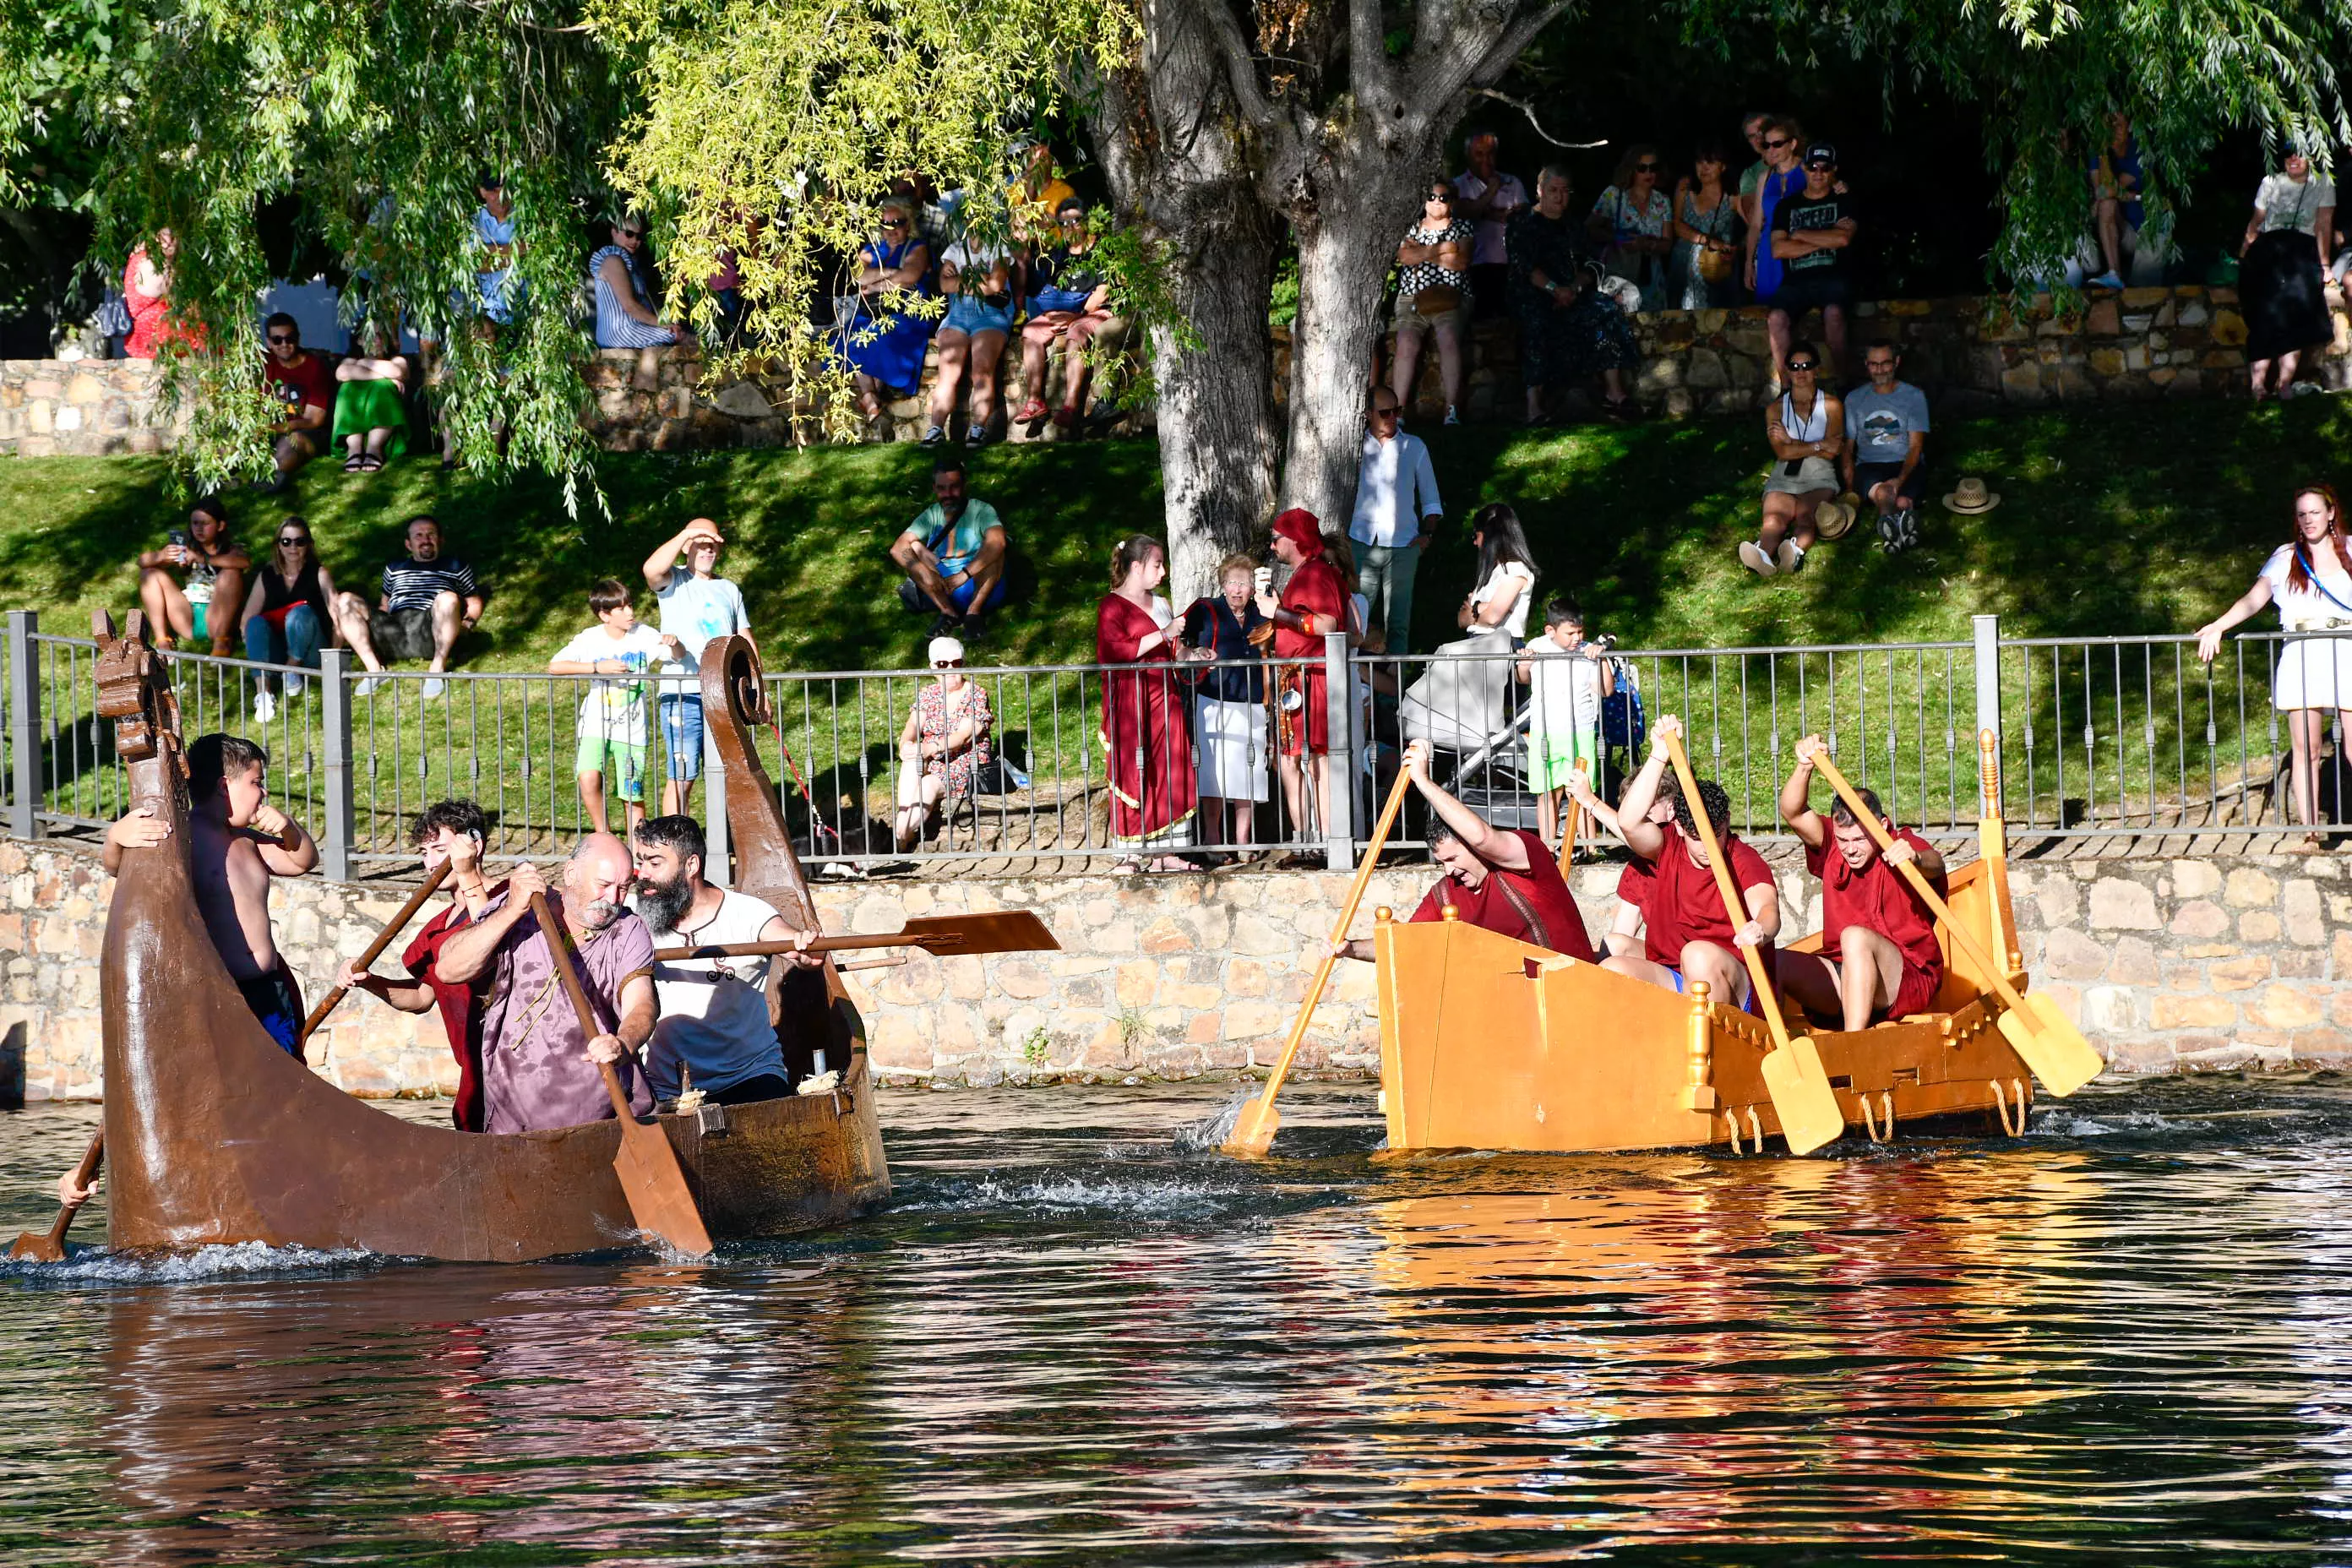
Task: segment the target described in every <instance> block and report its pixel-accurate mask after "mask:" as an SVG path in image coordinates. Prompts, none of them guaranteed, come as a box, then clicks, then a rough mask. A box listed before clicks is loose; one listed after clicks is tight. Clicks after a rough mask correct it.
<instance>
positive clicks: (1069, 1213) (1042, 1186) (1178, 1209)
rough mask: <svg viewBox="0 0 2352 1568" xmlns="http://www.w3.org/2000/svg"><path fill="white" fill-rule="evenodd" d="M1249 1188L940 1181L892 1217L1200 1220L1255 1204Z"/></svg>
mask: <svg viewBox="0 0 2352 1568" xmlns="http://www.w3.org/2000/svg"><path fill="white" fill-rule="evenodd" d="M1261 1195H1262V1194H1260V1193H1259V1191H1258V1190H1257V1189H1255V1188H1253V1187H1244V1186H1209V1185H1205V1184H1202V1183H1201V1182H1200V1181H1198V1180H1193V1179H1188V1178H1185V1177H1181V1176H1180V1177H1174V1178H1171V1179H1142V1180H1138V1179H1133V1178H1128V1177H1122V1176H1118V1175H1114V1174H1111V1173H1108V1172H1084V1171H1064V1172H1055V1173H1040V1174H1038V1175H1034V1176H1031V1177H1027V1178H1025V1179H1020V1178H1013V1179H1008V1178H1001V1177H996V1176H983V1177H981V1178H980V1179H978V1180H976V1181H970V1182H942V1183H939V1184H936V1186H935V1187H934V1189H933V1191H932V1192H931V1193H930V1194H927V1195H924V1196H920V1197H917V1198H915V1199H914V1200H913V1201H912V1202H908V1203H901V1204H894V1205H891V1207H892V1211H893V1212H894V1213H896V1214H901V1215H908V1214H973V1213H984V1212H986V1211H989V1210H1004V1209H1010V1210H1017V1211H1021V1212H1023V1213H1025V1214H1028V1215H1053V1216H1055V1217H1057V1218H1071V1217H1076V1218H1095V1217H1099V1218H1144V1219H1204V1218H1210V1217H1213V1216H1215V1215H1220V1214H1223V1213H1224V1212H1225V1211H1226V1210H1227V1209H1229V1208H1231V1207H1232V1206H1233V1205H1235V1204H1241V1203H1250V1202H1254V1201H1255V1200H1256V1199H1257V1198H1258V1197H1260V1196H1261Z"/></svg>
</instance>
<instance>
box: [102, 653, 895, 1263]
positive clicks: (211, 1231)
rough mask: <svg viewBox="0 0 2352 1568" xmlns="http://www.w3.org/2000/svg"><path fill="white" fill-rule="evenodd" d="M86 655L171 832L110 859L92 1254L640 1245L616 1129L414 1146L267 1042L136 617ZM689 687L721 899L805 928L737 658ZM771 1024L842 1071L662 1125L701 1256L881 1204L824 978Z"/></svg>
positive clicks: (874, 1148)
mask: <svg viewBox="0 0 2352 1568" xmlns="http://www.w3.org/2000/svg"><path fill="white" fill-rule="evenodd" d="M99 679H100V696H99V713H100V716H101V717H103V718H107V719H111V720H113V721H115V724H116V732H117V737H118V746H119V750H120V752H121V756H122V758H123V761H124V763H126V765H127V769H128V773H129V776H130V789H131V805H133V806H140V805H144V806H147V807H150V808H152V810H153V811H154V812H155V813H156V815H158V816H161V817H163V819H164V820H166V821H168V822H169V823H170V824H171V825H172V832H171V834H170V836H169V837H166V838H165V839H164V840H163V842H162V843H161V844H158V845H155V846H154V847H150V848H135V849H131V850H128V851H126V852H125V854H124V856H123V860H122V867H121V873H120V875H119V877H118V879H117V880H116V883H115V889H114V898H113V903H112V907H111V908H110V910H109V912H108V916H107V926H106V941H105V946H104V949H103V953H102V956H101V958H100V992H101V994H102V1002H103V1008H104V1029H105V1096H106V1099H105V1134H106V1163H107V1167H108V1172H109V1174H110V1192H111V1196H110V1203H109V1220H108V1239H109V1241H110V1244H111V1245H113V1246H114V1247H125V1248H170V1249H183V1248H189V1247H200V1246H206V1245H215V1244H236V1243H242V1242H260V1243H264V1244H267V1245H269V1246H273V1247H314V1248H318V1249H320V1250H330V1251H331V1250H344V1249H363V1250H366V1251H369V1252H375V1253H382V1254H386V1255H390V1256H399V1257H423V1258H444V1259H450V1260H457V1261H485V1262H520V1261H523V1260H527V1259H531V1258H551V1257H558V1256H562V1255H565V1254H572V1253H582V1252H593V1251H600V1250H604V1249H608V1248H614V1247H636V1246H639V1245H642V1242H641V1238H640V1237H639V1235H638V1233H637V1231H636V1230H635V1226H633V1224H632V1223H631V1220H630V1217H629V1205H628V1202H627V1199H626V1197H625V1195H624V1194H623V1192H622V1189H621V1184H620V1180H619V1178H618V1176H617V1175H616V1174H615V1173H614V1168H613V1158H614V1152H615V1151H616V1149H617V1148H618V1146H619V1142H620V1126H619V1124H618V1123H617V1122H614V1121H596V1122H589V1123H586V1124H584V1125H583V1126H578V1127H567V1128H561V1129H556V1130H553V1131H543V1132H530V1133H520V1134H490V1133H469V1132H458V1131H452V1130H447V1129H443V1128H436V1127H428V1126H424V1125H420V1124H418V1123H415V1122H411V1121H403V1120H400V1119H398V1118H396V1117H393V1116H390V1115H387V1114H385V1113H384V1112H383V1111H380V1110H376V1109H374V1108H373V1107H372V1106H370V1105H368V1104H367V1103H366V1102H364V1101H362V1100H356V1099H353V1098H352V1096H350V1095H348V1094H345V1093H344V1092H342V1091H341V1089H337V1088H335V1087H334V1086H333V1085H332V1084H331V1083H329V1082H328V1081H327V1080H325V1079H321V1078H320V1077H318V1076H317V1075H316V1074H314V1073H313V1072H311V1071H310V1068H307V1067H306V1066H304V1064H303V1063H302V1062H301V1061H300V1060H299V1059H297V1058H294V1057H291V1056H289V1055H288V1054H287V1053H286V1052H285V1051H284V1050H282V1049H280V1048H279V1047H278V1045H277V1044H276V1042H274V1041H273V1040H272V1039H271V1038H270V1037H269V1036H268V1034H267V1033H266V1032H265V1031H264V1030H263V1029H262V1027H261V1026H260V1025H259V1024H258V1023H257V1021H256V1020H255V1019H254V1017H253V1016H252V1014H251V1013H250V1012H249V1011H248V1010H247V1007H246V1005H245V1001H244V998H243V997H242V996H241V995H240V994H239V993H238V991H237V988H236V984H235V982H234V981H233V980H232V979H231V978H230V976H229V973H228V971H227V969H226V966H225V965H224V964H223V963H222V962H221V959H220V957H219V955H218V953H217V952H215V949H214V947H213V943H212V941H211V939H210V938H209V937H208V936H207V934H206V932H205V925H204V921H203V917H202V916H201V915H200V913H199V912H198V910H197V908H196V903H195V900H194V888H193V879H192V874H191V869H190V864H189V858H188V853H189V835H188V800H187V788H186V766H185V763H184V757H183V747H182V741H181V736H180V733H179V719H178V709H177V705H176V703H175V702H174V701H173V697H172V693H171V689H170V683H169V680H168V678H167V677H166V675H165V673H164V670H163V661H162V660H161V659H159V658H157V657H156V656H155V653H154V650H153V649H152V648H151V647H148V645H147V642H146V638H145V635H144V628H143V627H142V626H141V625H140V623H139V621H138V619H137V618H136V617H134V618H133V619H132V621H131V626H130V629H129V632H128V634H127V635H126V636H123V637H115V636H113V635H112V627H111V626H110V625H106V624H102V625H101V626H100V658H99ZM702 679H703V689H704V697H705V707H706V709H707V710H708V712H709V723H710V725H711V727H712V729H713V731H714V732H715V733H716V734H717V735H718V737H719V750H720V752H721V754H722V757H723V759H724V761H725V763H726V766H727V770H728V784H729V789H728V825H729V827H730V832H731V833H732V835H733V837H734V839H735V842H736V843H737V845H738V846H740V864H741V866H742V867H743V875H742V877H741V879H740V882H741V886H742V887H743V888H744V889H745V890H746V891H750V892H752V893H755V894H758V895H759V896H761V897H762V898H765V899H767V900H769V901H770V902H772V903H774V904H775V905H777V907H778V908H779V909H780V910H782V911H783V912H784V913H785V915H786V917H787V918H788V919H791V920H793V921H807V922H808V923H814V905H813V901H812V900H810V898H809V893H808V883H807V879H806V878H805V877H804V875H803V872H802V869H801V866H800V861H799V858H798V857H797V856H796V855H795V854H794V853H793V847H792V842H791V839H790V838H789V837H787V836H786V835H785V833H784V830H783V821H782V812H781V809H780V807H779V805H778V803H777V795H776V791H775V789H774V787H773V785H772V784H771V783H770V781H769V779H768V776H767V773H766V772H765V770H764V769H763V768H761V765H760V763H759V759H758V756H757V754H756V753H755V752H753V750H752V748H751V739H750V737H751V725H752V723H753V722H754V721H755V720H756V718H757V716H758V715H759V714H760V712H761V710H762V704H761V701H760V671H759V664H758V660H757V658H755V657H754V656H753V654H752V652H751V647H750V645H749V644H748V643H746V642H744V641H743V640H742V639H741V638H740V637H723V638H718V639H714V640H713V641H712V643H711V644H710V646H709V649H708V650H706V655H705V658H704V661H703V678H702ZM770 1008H771V1014H772V1016H774V1017H775V1018H776V1020H777V1023H778V1027H779V1033H780V1036H781V1037H782V1040H783V1042H784V1044H785V1047H786V1057H787V1064H788V1065H789V1066H793V1067H794V1068H795V1069H796V1071H798V1072H805V1071H806V1070H807V1068H808V1066H809V1064H810V1062H811V1060H812V1058H813V1057H814V1052H815V1051H816V1050H818V1049H823V1050H824V1051H825V1053H826V1056H827V1058H828V1063H829V1065H830V1066H832V1067H834V1068H839V1069H840V1070H841V1079H840V1085H839V1087H838V1089H835V1090H834V1091H833V1092H831V1093H826V1094H814V1095H796V1096H793V1097H791V1098H787V1099H783V1100H765V1101H761V1102H759V1103H756V1104H751V1105H737V1106H728V1107H724V1108H719V1107H713V1108H710V1110H707V1111H704V1112H700V1113H689V1114H685V1115H674V1116H665V1117H662V1118H660V1119H659V1121H660V1122H661V1125H662V1127H663V1130H664V1131H665V1132H666V1133H667V1135H668V1137H669V1140H670V1142H671V1145H672V1146H673V1147H674V1148H675V1149H676V1150H677V1153H678V1156H679V1160H680V1163H682V1164H683V1165H684V1167H685V1170H686V1173H687V1179H688V1184H689V1186H690V1187H691V1188H692V1190H693V1191H694V1194H695V1197H696V1200H697V1202H698V1205H699V1206H700V1208H701V1210H702V1213H703V1217H704V1220H705V1222H706V1224H707V1225H708V1226H709V1231H710V1234H711V1235H712V1237H714V1238H716V1239H719V1240H721V1241H724V1240H727V1239H729V1238H734V1237H756V1236H773V1235H782V1234H788V1233H790V1232H793V1231H799V1230H806V1229H811V1228H814V1227H817V1226H825V1225H829V1224H834V1223H837V1222H839V1221H841V1220H844V1219H846V1218H849V1217H851V1216H853V1215H856V1214H859V1213H861V1212H864V1211H865V1210H867V1209H870V1208H872V1207H874V1206H875V1205H878V1204H880V1203H881V1202H882V1201H883V1200H884V1199H885V1198H887V1196H888V1195H889V1191H890V1178H889V1172H888V1168H887V1164H886V1163H885V1162H884V1158H883V1152H882V1137H881V1129H880V1125H879V1123H878V1121H877V1119H876V1115H875V1108H874V1096H873V1088H872V1084H871V1080H870V1079H869V1077H868V1074H867V1070H866V1050H865V1042H864V1040H863V1038H862V1027H861V1026H860V1024H859V1022H858V1019H857V1017H856V1011H855V1009H854V1008H853V1007H852V1006H851V1005H850V1004H849V999H848V996H847V994H846V993H845V991H844V989H843V987H842V984H841V981H840V979H839V977H838V975H837V974H836V973H835V972H834V968H833V965H832V963H831V962H830V961H828V962H827V963H826V964H825V965H824V968H823V969H822V970H793V969H789V968H785V967H783V966H779V967H778V970H777V972H776V974H775V978H774V980H773V982H772V987H771V1002H770Z"/></svg>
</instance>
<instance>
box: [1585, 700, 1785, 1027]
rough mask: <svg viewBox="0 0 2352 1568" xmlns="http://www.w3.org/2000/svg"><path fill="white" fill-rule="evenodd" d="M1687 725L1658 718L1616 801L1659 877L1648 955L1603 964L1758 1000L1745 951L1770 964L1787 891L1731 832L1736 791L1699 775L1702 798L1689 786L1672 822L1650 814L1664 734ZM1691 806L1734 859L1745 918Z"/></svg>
mask: <svg viewBox="0 0 2352 1568" xmlns="http://www.w3.org/2000/svg"><path fill="white" fill-rule="evenodd" d="M1682 729H1683V726H1682V721H1681V720H1679V719H1677V718H1675V716H1674V715H1673V714H1671V713H1669V714H1667V715H1665V716H1664V717H1663V718H1661V719H1660V720H1659V721H1657V723H1655V724H1654V725H1653V726H1651V729H1650V760H1649V762H1648V763H1644V764H1643V768H1642V771H1641V772H1640V773H1635V774H1634V775H1633V787H1632V788H1631V789H1629V790H1627V791H1626V792H1625V799H1624V803H1623V804H1622V805H1620V806H1619V807H1618V808H1617V818H1618V821H1619V823H1620V824H1621V825H1622V827H1623V829H1624V835H1625V843H1626V846H1627V847H1629V848H1631V849H1632V850H1633V853H1634V854H1636V855H1639V856H1640V857H1642V858H1643V859H1644V860H1647V861H1648V862H1649V863H1650V865H1651V868H1653V869H1654V871H1655V872H1656V874H1657V881H1656V883H1655V885H1654V887H1653V888H1652V889H1651V892H1650V896H1649V903H1648V905H1647V906H1646V907H1645V908H1644V910H1643V918H1644V921H1645V923H1646V925H1647V928H1648V930H1647V934H1646V935H1645V937H1644V939H1643V956H1641V957H1639V958H1634V957H1631V956H1622V957H1612V958H1608V959H1605V960H1603V961H1602V966H1603V967H1604V968H1608V969H1613V970H1615V971H1616V972H1617V973H1620V974H1627V975H1631V976H1633V978H1634V979H1636V980H1646V981H1648V982H1649V983H1650V984H1653V985H1663V986H1664V987H1665V988H1666V989H1667V990H1669V991H1681V990H1684V989H1685V988H1686V986H1687V985H1688V984H1689V983H1690V982H1692V981H1695V980H1704V981H1706V984H1707V991H1708V994H1710V995H1711V996H1713V997H1714V998H1715V1000H1717V1001H1718V1002H1722V1003H1726V1004H1727V1005H1731V1006H1735V1007H1743V1008H1745V1007H1752V1006H1753V1005H1755V996H1754V994H1753V993H1752V990H1751V988H1750V986H1749V984H1748V965H1747V963H1746V961H1745V960H1743V959H1742V958H1741V957H1740V955H1739V952H1738V950H1739V949H1740V948H1743V947H1753V948H1758V949H1760V950H1761V955H1762V957H1763V959H1764V972H1765V973H1767V974H1769V973H1771V972H1772V942H1773V939H1774V938H1776V937H1778V936H1779V935H1780V891H1779V889H1777V888H1775V886H1774V885H1773V882H1772V868H1770V867H1769V866H1767V865H1765V864H1764V858H1763V857H1762V856H1761V855H1759V854H1757V853H1756V851H1755V850H1754V849H1753V848H1751V847H1749V846H1748V844H1747V843H1746V842H1745V841H1744V840H1742V839H1739V838H1738V837H1734V836H1733V834H1732V832H1731V797H1730V796H1729V795H1727V794H1725V793H1724V788H1723V786H1722V785H1721V784H1717V783H1716V782H1715V781H1714V780H1713V779H1699V780H1697V781H1696V784H1697V785H1698V799H1697V800H1696V801H1694V800H1692V799H1691V798H1690V797H1689V796H1688V795H1682V796H1680V797H1679V798H1678V799H1676V801H1675V822H1674V825H1673V826H1659V825H1658V824H1656V823H1654V822H1652V821H1651V820H1650V807H1651V806H1652V805H1654V803H1655V802H1656V800H1657V798H1658V786H1659V781H1660V780H1661V779H1662V778H1663V777H1664V774H1665V772H1666V752H1665V742H1666V737H1667V736H1669V735H1680V734H1681V733H1682ZM1694 808H1696V809H1698V810H1703V811H1705V812H1706V816H1707V821H1708V822H1709V824H1711V825H1712V826H1713V827H1714V828H1715V838H1716V842H1717V844H1719V845H1721V846H1722V847H1723V853H1724V856H1725V858H1726V860H1727V862H1728V864H1729V865H1730V868H1731V881H1732V885H1733V886H1734V887H1735V888H1737V889H1738V891H1739V898H1740V901H1741V903H1742V905H1743V906H1744V907H1743V908H1742V909H1741V910H1740V913H1741V914H1742V915H1743V916H1745V917H1746V918H1745V919H1744V920H1742V921H1741V922H1740V923H1739V925H1738V927H1737V928H1734V927H1733V925H1732V923H1731V920H1730V917H1729V915H1728V913H1727V911H1726V910H1725V909H1724V907H1723V897H1722V895H1721V893H1719V892H1718V891H1717V888H1716V882H1715V872H1714V870H1713V869H1712V868H1711V865H1710V863H1709V861H1708V859H1707V857H1706V846H1705V845H1704V844H1702V843H1700V842H1699V836H1698V824H1697V819H1696V817H1694V816H1692V815H1691V814H1692V811H1693V810H1694Z"/></svg>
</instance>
